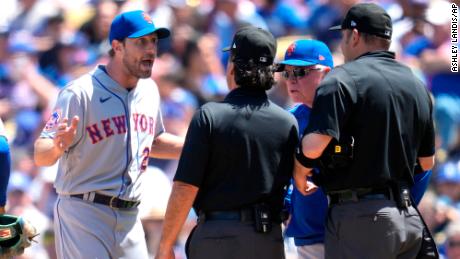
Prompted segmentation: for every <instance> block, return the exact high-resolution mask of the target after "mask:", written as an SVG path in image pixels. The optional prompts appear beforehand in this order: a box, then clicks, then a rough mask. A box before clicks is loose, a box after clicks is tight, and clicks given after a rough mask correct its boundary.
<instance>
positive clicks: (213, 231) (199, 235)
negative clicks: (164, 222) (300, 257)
mask: <svg viewBox="0 0 460 259" xmlns="http://www.w3.org/2000/svg"><path fill="white" fill-rule="evenodd" d="M253 224H254V223H252V222H240V221H237V220H209V221H205V222H200V223H199V224H198V226H197V227H196V229H195V231H194V232H193V234H192V236H191V237H190V244H189V248H188V255H189V257H188V258H189V259H201V258H203V259H209V258H219V259H227V258H228V259H262V258H263V259H272V258H273V259H284V258H285V256H284V243H283V237H282V233H281V225H280V224H276V223H273V224H274V225H273V227H272V231H271V232H270V233H258V232H256V231H255V230H254V226H253Z"/></svg>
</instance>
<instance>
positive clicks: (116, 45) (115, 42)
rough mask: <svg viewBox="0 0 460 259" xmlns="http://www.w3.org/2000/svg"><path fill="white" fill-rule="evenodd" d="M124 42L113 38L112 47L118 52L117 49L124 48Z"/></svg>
mask: <svg viewBox="0 0 460 259" xmlns="http://www.w3.org/2000/svg"><path fill="white" fill-rule="evenodd" d="M122 43H123V42H122V41H119V40H113V41H112V49H113V50H114V51H115V52H117V51H121V50H122V47H123V46H122V45H123V44H122Z"/></svg>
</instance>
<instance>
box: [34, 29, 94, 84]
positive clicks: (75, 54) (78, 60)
mask: <svg viewBox="0 0 460 259" xmlns="http://www.w3.org/2000/svg"><path fill="white" fill-rule="evenodd" d="M87 46H88V45H87V42H86V39H85V38H84V37H83V36H82V35H81V34H78V33H75V34H71V35H62V36H61V39H59V41H58V42H56V44H55V45H54V46H53V47H52V48H51V49H50V50H48V51H46V52H45V53H43V55H42V56H41V58H40V61H39V62H40V68H41V70H42V73H43V74H44V75H45V76H46V77H47V78H48V79H49V80H50V81H52V82H53V83H54V84H55V85H56V86H57V87H59V88H62V87H64V86H65V85H67V83H69V82H70V81H72V80H73V79H75V78H77V77H78V76H80V75H82V74H83V73H86V72H88V70H89V68H88V67H85V66H87V65H89V64H90V63H92V62H91V61H92V59H91V57H90V55H91V53H90V52H88V51H87Z"/></svg>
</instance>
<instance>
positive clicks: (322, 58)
mask: <svg viewBox="0 0 460 259" xmlns="http://www.w3.org/2000/svg"><path fill="white" fill-rule="evenodd" d="M318 59H319V60H325V59H326V58H325V57H324V56H323V55H319V56H318Z"/></svg>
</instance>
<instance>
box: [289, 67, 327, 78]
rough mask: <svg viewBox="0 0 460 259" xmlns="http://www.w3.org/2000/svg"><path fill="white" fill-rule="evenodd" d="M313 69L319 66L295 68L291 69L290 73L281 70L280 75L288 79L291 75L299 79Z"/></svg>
mask: <svg viewBox="0 0 460 259" xmlns="http://www.w3.org/2000/svg"><path fill="white" fill-rule="evenodd" d="M313 70H321V68H295V69H293V70H292V73H289V71H283V73H282V75H283V77H284V78H285V79H289V78H290V77H291V75H292V76H294V78H295V79H299V78H302V77H304V76H308V74H310V72H311V71H313Z"/></svg>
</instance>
